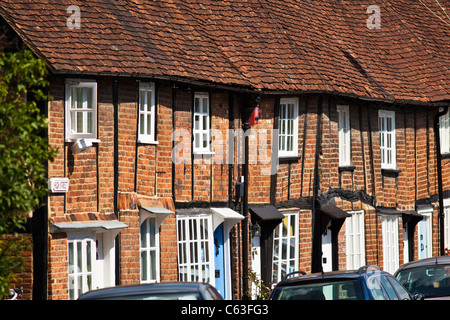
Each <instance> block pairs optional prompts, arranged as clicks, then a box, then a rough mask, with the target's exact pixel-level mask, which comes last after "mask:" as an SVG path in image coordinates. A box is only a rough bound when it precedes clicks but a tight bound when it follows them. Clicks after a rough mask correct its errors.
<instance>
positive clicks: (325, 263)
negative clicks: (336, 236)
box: [322, 229, 333, 272]
mask: <svg viewBox="0 0 450 320" xmlns="http://www.w3.org/2000/svg"><path fill="white" fill-rule="evenodd" d="M332 257H333V251H332V248H331V230H330V229H327V231H326V233H325V234H323V235H322V269H323V272H327V271H332V270H333V261H332V259H333V258H332Z"/></svg>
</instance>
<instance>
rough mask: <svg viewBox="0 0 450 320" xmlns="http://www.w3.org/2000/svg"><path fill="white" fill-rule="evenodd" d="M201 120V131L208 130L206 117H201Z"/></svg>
mask: <svg viewBox="0 0 450 320" xmlns="http://www.w3.org/2000/svg"><path fill="white" fill-rule="evenodd" d="M202 118H203V127H202V129H203V130H208V127H209V126H208V117H206V116H203V117H202Z"/></svg>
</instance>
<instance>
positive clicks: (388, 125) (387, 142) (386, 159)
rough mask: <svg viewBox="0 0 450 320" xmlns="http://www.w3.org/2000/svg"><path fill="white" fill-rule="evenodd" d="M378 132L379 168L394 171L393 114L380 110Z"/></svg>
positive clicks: (392, 112)
mask: <svg viewBox="0 0 450 320" xmlns="http://www.w3.org/2000/svg"><path fill="white" fill-rule="evenodd" d="M378 130H379V132H380V151H381V168H382V169H396V167H397V161H396V141H395V112H394V111H386V110H380V111H379V113H378Z"/></svg>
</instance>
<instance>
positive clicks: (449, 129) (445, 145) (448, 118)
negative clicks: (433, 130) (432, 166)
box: [439, 110, 450, 154]
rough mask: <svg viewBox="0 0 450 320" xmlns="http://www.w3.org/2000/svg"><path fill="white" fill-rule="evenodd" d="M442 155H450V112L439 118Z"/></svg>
mask: <svg viewBox="0 0 450 320" xmlns="http://www.w3.org/2000/svg"><path fill="white" fill-rule="evenodd" d="M439 137H440V145H441V154H446V153H450V110H449V111H448V112H447V113H446V114H445V115H443V116H441V117H439Z"/></svg>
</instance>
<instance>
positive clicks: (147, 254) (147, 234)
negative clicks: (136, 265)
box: [139, 215, 160, 283]
mask: <svg viewBox="0 0 450 320" xmlns="http://www.w3.org/2000/svg"><path fill="white" fill-rule="evenodd" d="M144 228H145V229H144ZM143 230H144V232H143ZM139 235H140V237H139V251H140V265H141V278H140V279H141V283H155V282H159V281H160V257H159V255H160V253H159V227H158V225H157V219H156V217H155V216H154V215H149V216H147V217H146V218H145V219H144V220H143V221H142V222H141V223H140V229H139ZM152 235H153V237H154V239H153V243H152V241H151V237H152ZM143 240H145V242H143ZM152 254H153V255H152ZM144 259H145V263H144Z"/></svg>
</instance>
